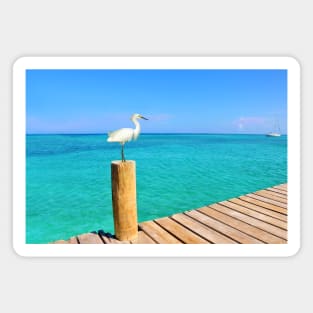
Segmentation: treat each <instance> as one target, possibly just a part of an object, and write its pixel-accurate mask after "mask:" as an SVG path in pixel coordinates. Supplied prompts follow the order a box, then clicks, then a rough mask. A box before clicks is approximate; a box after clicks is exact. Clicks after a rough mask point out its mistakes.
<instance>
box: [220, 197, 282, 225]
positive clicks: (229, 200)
mask: <svg viewBox="0 0 313 313" xmlns="http://www.w3.org/2000/svg"><path fill="white" fill-rule="evenodd" d="M226 201H229V202H231V203H234V204H236V205H239V204H237V203H235V202H232V201H230V200H226ZM218 204H220V205H223V206H225V207H227V208H228V209H231V210H234V211H236V212H238V213H241V214H244V215H246V216H248V217H251V218H254V219H256V220H259V221H260V222H263V223H266V224H269V225H272V226H274V227H277V228H280V229H281V230H285V231H286V229H285V228H282V227H280V226H277V225H275V224H272V223H271V222H267V221H264V220H262V219H260V218H258V217H255V216H251V215H249V214H247V213H243V212H241V211H239V210H238V209H235V208H231V207H229V206H227V204H225V205H224V204H222V203H220V202H219V203H218ZM243 207H244V208H246V209H249V210H250V211H253V212H255V213H258V214H263V215H265V216H268V217H270V218H272V219H276V220H278V221H281V222H284V221H282V220H280V219H277V218H275V217H273V216H270V215H267V214H265V213H261V212H258V211H255V210H253V209H250V208H248V207H246V206H243Z"/></svg>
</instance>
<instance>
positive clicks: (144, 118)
mask: <svg viewBox="0 0 313 313" xmlns="http://www.w3.org/2000/svg"><path fill="white" fill-rule="evenodd" d="M140 118H142V119H144V120H147V121H148V119H147V118H145V117H143V116H142V115H140Z"/></svg>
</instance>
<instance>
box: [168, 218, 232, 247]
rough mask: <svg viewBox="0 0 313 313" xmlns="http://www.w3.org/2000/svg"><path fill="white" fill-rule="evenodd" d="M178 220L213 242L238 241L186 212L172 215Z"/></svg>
mask: <svg viewBox="0 0 313 313" xmlns="http://www.w3.org/2000/svg"><path fill="white" fill-rule="evenodd" d="M171 218H172V219H174V220H175V221H176V222H178V223H180V224H181V225H183V226H184V227H186V228H188V229H189V230H191V231H192V232H194V233H196V234H197V235H199V236H201V237H202V238H204V239H206V240H208V241H210V242H211V243H221V244H227V243H237V242H236V241H234V240H232V239H230V238H229V237H226V236H225V235H223V234H221V233H219V232H217V231H215V230H214V229H211V228H209V227H207V226H205V225H203V224H201V223H199V222H197V221H196V220H195V219H193V218H191V217H189V216H187V215H185V214H174V215H172V216H171Z"/></svg>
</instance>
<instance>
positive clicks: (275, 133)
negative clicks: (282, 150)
mask: <svg viewBox="0 0 313 313" xmlns="http://www.w3.org/2000/svg"><path fill="white" fill-rule="evenodd" d="M275 128H276V131H273V132H270V133H267V134H266V136H267V137H280V136H281V134H280V127H279V125H278V121H276V127H275Z"/></svg>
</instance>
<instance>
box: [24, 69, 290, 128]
mask: <svg viewBox="0 0 313 313" xmlns="http://www.w3.org/2000/svg"><path fill="white" fill-rule="evenodd" d="M26 75H27V76H26V128H27V129H26V131H27V133H29V134H32V133H106V132H108V131H111V130H115V129H118V128H121V127H132V123H131V121H130V120H129V118H130V116H131V115H132V114H133V113H140V114H142V115H143V116H145V117H147V118H148V119H149V121H142V122H141V125H142V132H143V133H169V132H184V133H254V134H258V133H267V132H269V131H273V130H274V129H273V128H274V124H276V123H275V121H278V123H279V126H280V128H281V132H282V133H286V131H287V71H286V70H27V74H26Z"/></svg>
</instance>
